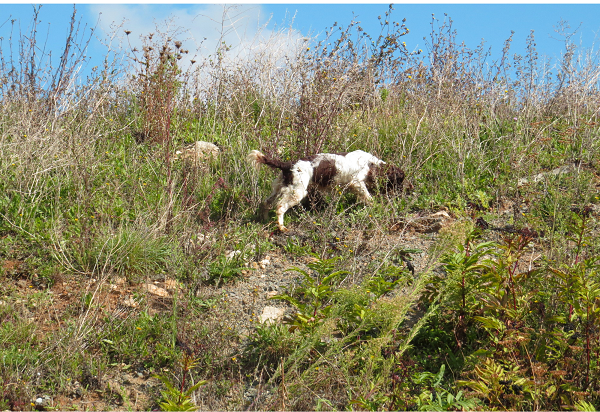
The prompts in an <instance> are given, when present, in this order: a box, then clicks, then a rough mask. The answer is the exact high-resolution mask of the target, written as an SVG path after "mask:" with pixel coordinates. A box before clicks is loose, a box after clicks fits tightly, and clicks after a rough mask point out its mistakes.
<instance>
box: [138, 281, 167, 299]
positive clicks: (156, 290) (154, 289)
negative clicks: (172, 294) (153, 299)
mask: <svg viewBox="0 0 600 412" xmlns="http://www.w3.org/2000/svg"><path fill="white" fill-rule="evenodd" d="M144 289H146V290H148V292H149V293H151V294H153V295H156V296H160V297H163V298H166V297H167V296H169V292H167V291H166V290H165V289H163V288H161V287H158V286H156V285H153V284H152V283H146V285H144Z"/></svg>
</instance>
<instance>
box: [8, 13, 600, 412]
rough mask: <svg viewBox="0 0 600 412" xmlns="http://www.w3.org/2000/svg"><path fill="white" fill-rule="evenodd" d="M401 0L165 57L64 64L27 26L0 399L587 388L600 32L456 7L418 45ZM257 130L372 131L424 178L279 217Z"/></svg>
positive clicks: (365, 142)
mask: <svg viewBox="0 0 600 412" xmlns="http://www.w3.org/2000/svg"><path fill="white" fill-rule="evenodd" d="M391 12H392V11H391V9H390V11H389V12H388V14H386V18H387V19H388V20H389V21H390V23H387V20H385V19H384V20H382V27H381V29H382V31H381V35H380V34H371V35H368V34H366V33H365V32H364V30H363V29H362V28H361V27H359V25H357V24H356V23H354V22H351V23H350V24H348V26H344V27H333V28H331V30H330V31H329V32H328V34H327V38H326V39H325V40H323V41H322V42H320V43H318V44H311V43H306V44H304V45H303V46H301V47H291V46H290V47H287V48H286V51H285V55H283V56H282V55H281V53H277V54H275V53H269V50H272V49H270V48H269V47H268V46H269V39H266V40H263V41H264V45H265V47H263V48H261V47H257V48H255V50H257V51H255V53H254V54H249V55H247V56H246V57H244V58H241V57H240V58H239V59H238V60H235V59H231V58H230V57H231V56H229V55H228V46H227V45H222V48H221V49H219V50H217V51H215V53H214V54H212V55H211V56H205V57H203V58H200V57H198V58H197V59H198V60H197V61H196V62H195V63H194V64H191V65H183V64H179V63H181V62H182V61H185V59H184V58H183V57H186V58H187V55H188V51H187V50H186V47H187V46H186V44H185V41H183V42H180V40H179V39H178V37H177V36H178V33H177V32H169V31H165V32H161V31H160V30H158V31H157V33H156V34H155V35H153V36H150V37H148V38H145V39H144V44H145V46H144V47H143V49H142V50H139V51H137V50H135V51H134V50H115V49H110V50H108V51H107V59H106V62H105V65H104V66H102V67H97V68H94V70H93V72H92V73H91V74H90V75H89V76H88V77H86V78H82V77H78V75H77V73H78V70H77V67H79V65H80V64H81V62H82V61H83V60H84V58H83V55H80V54H78V53H79V52H77V51H76V52H75V53H74V54H73V50H82V47H79V48H77V47H74V46H75V45H77V43H76V42H75V43H69V44H68V45H67V46H68V47H73V48H72V49H69V50H71V51H70V52H67V53H65V57H64V58H63V59H62V60H61V64H59V65H58V66H57V67H51V66H49V65H44V61H45V60H44V59H45V58H46V57H47V56H43V55H40V54H39V48H37V46H36V39H35V33H33V32H32V33H31V35H30V36H29V37H28V40H27V43H23V44H27V45H30V46H31V48H27V47H23V48H22V52H21V55H20V56H19V57H18V58H17V59H15V60H9V59H4V60H3V61H2V67H1V68H0V70H1V73H0V78H1V79H2V80H1V81H0V89H1V96H2V97H1V100H2V101H1V104H2V106H1V109H0V175H1V176H2V178H1V179H0V284H1V285H2V286H1V289H0V290H1V292H0V320H1V322H0V359H1V362H0V409H1V410H4V409H12V410H30V409H38V410H41V409H46V410H51V409H53V408H54V409H59V410H64V409H68V408H73V409H146V410H147V409H153V408H160V409H163V410H169V409H170V408H171V409H173V408H175V409H177V410H183V409H186V408H195V407H201V408H203V409H213V410H214V409H236V410H237V409H253V410H265V409H269V410H272V409H290V410H323V409H327V410H333V409H340V410H342V409H343V410H348V409H355V410H417V409H419V410H432V409H435V410H459V409H460V410H533V409H535V410H542V409H544V410H593V408H594V407H600V363H599V362H600V266H599V264H598V258H600V254H599V248H600V241H599V240H598V213H599V212H600V200H599V197H600V175H599V173H600V157H599V142H600V140H599V138H598V134H599V131H600V121H599V119H598V107H599V106H598V105H599V103H598V102H599V101H600V91H599V88H598V75H599V74H600V69H599V68H598V65H597V64H596V62H597V58H598V56H597V55H595V54H591V53H589V54H586V53H584V52H581V53H580V52H579V50H577V49H576V47H575V45H574V44H573V43H572V42H571V40H570V37H569V36H565V45H564V47H565V53H564V56H563V60H562V61H560V62H557V64H556V65H555V66H554V67H548V66H547V64H546V61H545V59H544V58H543V57H542V56H538V55H537V52H536V51H535V39H534V38H533V36H530V37H529V38H528V39H526V41H527V44H528V48H527V54H526V55H524V56H514V55H512V53H511V52H510V40H512V39H508V40H507V42H506V43H505V45H504V51H503V53H502V56H501V57H500V58H499V59H498V60H497V61H495V62H494V61H491V57H490V55H489V53H488V52H487V51H486V50H485V49H484V48H483V47H478V48H475V49H468V48H466V47H465V46H464V45H459V44H456V43H455V40H454V39H455V37H454V32H453V28H452V27H451V23H450V22H447V23H441V24H439V25H437V24H433V25H432V33H431V34H430V36H429V37H428V39H427V40H426V44H427V47H426V49H424V50H419V51H414V52H412V51H409V50H408V49H407V48H406V46H405V45H404V44H403V40H402V38H403V36H404V35H405V34H406V33H407V32H408V29H407V28H406V27H405V26H404V25H402V24H400V23H395V22H394V18H393V17H392V15H391ZM279 34H281V33H279ZM124 35H125V36H128V35H129V34H124ZM132 35H133V34H132ZM72 39H73V41H75V39H82V40H81V44H79V46H83V45H84V44H85V38H84V37H82V36H73V37H72ZM38 41H41V40H38ZM290 44H292V43H290ZM294 44H298V43H297V42H296V43H294ZM282 62H283V63H282ZM198 140H202V141H209V142H213V143H216V144H217V145H218V146H219V147H220V148H221V152H220V154H219V155H217V156H215V157H208V156H207V157H203V158H201V159H200V161H199V162H196V163H194V162H189V161H185V160H182V159H181V158H180V156H176V151H178V150H182V148H184V147H185V146H186V145H188V144H191V143H193V142H195V141H198ZM252 149H260V150H262V151H263V152H265V153H269V154H272V155H276V156H278V157H280V158H281V159H284V160H289V159H294V158H297V157H298V156H304V155H306V154H313V153H318V152H333V151H350V150H355V149H362V150H366V151H369V152H371V153H373V154H375V155H377V156H378V157H380V158H382V159H384V160H385V161H387V162H390V163H393V164H396V165H398V166H400V167H402V168H403V169H404V170H405V171H406V174H407V179H408V180H409V181H410V183H411V184H412V185H413V187H414V189H413V190H412V191H411V192H408V193H395V194H390V193H388V194H385V193H381V194H379V195H378V196H376V200H375V202H374V204H372V205H363V204H361V203H360V202H357V200H356V198H355V196H354V195H352V194H350V193H346V190H345V189H344V188H340V190H339V191H338V192H337V193H333V194H331V195H329V196H328V197H327V198H326V199H324V200H325V201H324V202H322V203H320V204H319V205H318V206H317V207H314V208H311V207H305V208H304V207H297V208H295V209H294V210H292V211H290V212H288V213H287V214H286V226H288V228H290V229H291V231H290V232H289V233H279V232H278V231H277V230H276V225H275V224H274V222H261V221H259V220H258V219H257V218H256V211H257V210H258V207H259V205H260V203H261V201H262V200H263V199H264V198H265V197H266V196H267V195H268V194H269V191H270V182H271V180H272V179H273V178H274V177H275V175H274V173H273V172H272V171H271V170H268V168H264V169H261V170H259V171H256V170H254V169H252V168H251V167H249V165H248V164H247V163H246V160H245V158H246V155H247V153H248V152H249V151H250V150H252ZM437 212H443V213H441V214H440V213H438V214H437V215H435V213H437ZM432 215H433V216H432ZM432 222H433V223H432ZM411 268H412V269H414V270H411ZM269 305H270V306H275V307H279V308H282V309H285V310H286V311H287V312H286V317H285V318H284V319H283V320H281V321H278V322H275V323H261V322H260V320H259V316H260V314H261V313H259V312H260V311H261V310H262V308H263V307H264V306H269Z"/></svg>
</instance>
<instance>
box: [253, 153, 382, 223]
mask: <svg viewBox="0 0 600 412" xmlns="http://www.w3.org/2000/svg"><path fill="white" fill-rule="evenodd" d="M263 156H264V155H263V154H262V153H261V152H259V151H258V150H253V151H251V152H250V154H248V161H249V162H250V163H251V164H252V165H253V166H254V167H256V168H258V167H259V166H260V164H261V162H260V159H261V158H262V157H263ZM324 160H330V161H333V162H334V163H335V168H336V174H335V176H334V178H333V182H332V183H331V184H330V185H329V187H319V186H317V188H318V189H319V190H321V191H328V190H331V189H332V188H333V186H341V187H348V188H349V189H350V190H352V191H353V192H354V193H356V194H357V195H358V197H359V198H360V199H361V200H362V201H364V202H370V201H371V199H372V198H371V195H370V194H369V191H368V189H367V186H366V184H365V180H366V178H367V175H368V173H369V166H370V165H382V164H385V162H384V161H383V160H381V159H378V158H377V157H375V156H373V155H372V154H370V153H367V152H363V151H362V150H356V151H354V152H350V153H348V154H346V155H345V156H341V155H337V154H329V153H320V154H318V155H317V156H316V157H315V158H314V159H313V160H312V161H306V160H298V161H297V162H296V163H294V164H293V166H292V168H291V173H292V176H293V179H292V184H290V185H284V178H283V172H282V173H280V174H279V176H278V177H277V178H276V179H275V180H274V181H273V184H272V187H273V190H272V192H271V195H270V196H269V197H268V198H267V199H266V200H265V201H264V202H263V204H262V205H261V208H262V213H263V217H264V218H267V217H268V212H269V210H270V209H272V208H274V209H275V213H276V215H277V225H278V227H279V230H281V231H286V230H287V229H286V228H285V226H284V225H283V215H284V214H285V212H286V211H287V210H288V209H289V208H291V207H293V206H295V205H297V204H298V203H300V202H301V201H302V199H304V197H306V195H307V194H308V188H309V186H310V185H311V184H314V183H313V182H312V177H313V173H314V170H315V169H316V168H317V167H318V166H319V164H320V163H321V162H322V161H324Z"/></svg>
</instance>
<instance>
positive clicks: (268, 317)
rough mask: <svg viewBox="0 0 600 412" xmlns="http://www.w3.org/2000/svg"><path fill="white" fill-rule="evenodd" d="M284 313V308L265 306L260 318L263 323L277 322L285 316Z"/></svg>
mask: <svg viewBox="0 0 600 412" xmlns="http://www.w3.org/2000/svg"><path fill="white" fill-rule="evenodd" d="M284 313H285V310H284V309H281V308H276V307H275V306H265V307H264V309H263V312H262V314H261V315H260V316H259V317H258V319H259V320H260V322H261V323H267V322H276V321H278V320H280V319H281V318H283V315H284Z"/></svg>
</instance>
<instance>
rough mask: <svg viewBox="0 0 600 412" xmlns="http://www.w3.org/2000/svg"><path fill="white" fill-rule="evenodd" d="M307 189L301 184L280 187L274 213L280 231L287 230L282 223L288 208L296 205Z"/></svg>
mask: <svg viewBox="0 0 600 412" xmlns="http://www.w3.org/2000/svg"><path fill="white" fill-rule="evenodd" d="M307 193H308V191H307V190H306V188H305V187H304V186H302V185H294V186H287V187H284V188H282V195H281V197H279V198H278V199H277V204H276V205H275V214H276V215H277V226H278V227H279V230H281V231H282V232H287V228H286V227H285V226H284V224H283V216H284V215H285V212H287V211H288V209H290V208H292V207H294V206H296V205H297V204H298V203H300V202H301V201H302V199H304V198H305V197H306V195H307Z"/></svg>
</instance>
